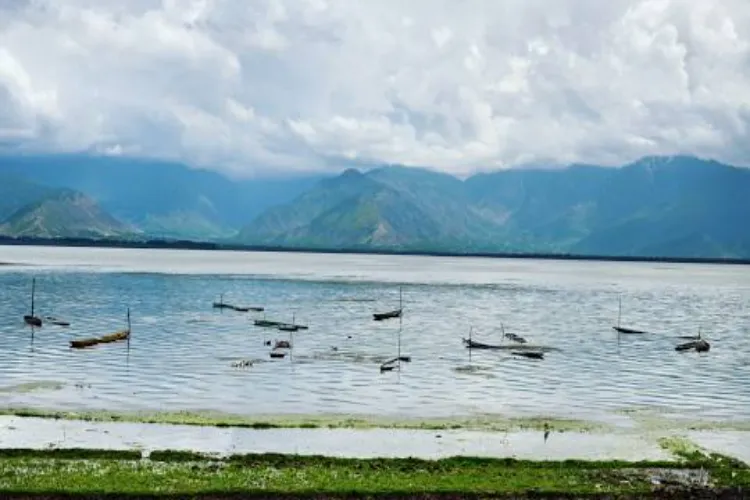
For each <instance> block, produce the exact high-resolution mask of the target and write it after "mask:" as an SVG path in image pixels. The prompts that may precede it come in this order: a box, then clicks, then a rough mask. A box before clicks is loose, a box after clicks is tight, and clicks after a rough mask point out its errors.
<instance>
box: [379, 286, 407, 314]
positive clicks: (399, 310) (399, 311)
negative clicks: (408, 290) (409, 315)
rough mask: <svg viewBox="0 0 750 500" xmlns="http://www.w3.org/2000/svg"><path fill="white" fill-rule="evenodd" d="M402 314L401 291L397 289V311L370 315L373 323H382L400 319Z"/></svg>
mask: <svg viewBox="0 0 750 500" xmlns="http://www.w3.org/2000/svg"><path fill="white" fill-rule="evenodd" d="M403 312H404V307H403V294H402V289H401V288H400V287H399V289H398V309H394V310H393V311H388V312H383V313H375V314H373V315H372V319H374V320H375V321H383V320H386V319H394V318H400V317H401V314H402V313H403Z"/></svg>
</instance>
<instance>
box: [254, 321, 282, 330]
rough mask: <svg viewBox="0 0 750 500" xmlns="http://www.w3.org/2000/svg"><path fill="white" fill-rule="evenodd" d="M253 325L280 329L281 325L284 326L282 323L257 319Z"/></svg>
mask: <svg viewBox="0 0 750 500" xmlns="http://www.w3.org/2000/svg"><path fill="white" fill-rule="evenodd" d="M253 324H254V325H255V326H260V327H263V328H271V327H278V326H280V325H283V323H282V322H281V321H272V320H270V319H256V320H255V321H254V322H253Z"/></svg>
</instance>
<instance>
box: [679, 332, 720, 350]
mask: <svg viewBox="0 0 750 500" xmlns="http://www.w3.org/2000/svg"><path fill="white" fill-rule="evenodd" d="M693 349H694V350H695V351H696V352H708V351H710V350H711V344H709V343H708V342H707V341H706V340H704V339H703V337H702V336H701V331H700V329H698V335H697V337H696V338H695V340H691V341H690V342H685V343H683V344H678V345H677V346H676V347H675V348H674V350H675V351H677V352H685V351H690V350H693Z"/></svg>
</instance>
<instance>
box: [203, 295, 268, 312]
mask: <svg viewBox="0 0 750 500" xmlns="http://www.w3.org/2000/svg"><path fill="white" fill-rule="evenodd" d="M213 307H214V309H230V310H232V311H237V312H249V311H254V312H263V311H264V309H263V308H262V307H251V306H235V305H233V304H227V303H226V302H224V295H223V294H222V295H221V296H220V297H219V301H218V302H214V303H213Z"/></svg>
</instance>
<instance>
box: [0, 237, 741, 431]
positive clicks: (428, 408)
mask: <svg viewBox="0 0 750 500" xmlns="http://www.w3.org/2000/svg"><path fill="white" fill-rule="evenodd" d="M0 262H3V263H7V264H10V265H2V266H0V405H2V406H4V407H10V406H12V407H39V408H45V409H50V408H55V409H65V410H74V409H99V410H104V409H106V410H113V411H129V410H149V411H177V410H194V411H201V410H214V411H219V412H227V413H237V414H242V415H253V414H265V415H268V414H273V415H292V414H294V415H313V414H352V415H362V416H384V417H396V418H398V417H419V418H430V417H435V418H444V417H459V416H472V415H486V414H502V415H506V416H560V417H576V418H585V419H599V418H608V417H607V416H609V415H618V414H622V413H623V412H624V413H627V412H632V411H640V410H644V409H646V410H649V411H654V412H658V413H659V414H667V415H674V416H676V417H680V416H682V417H686V418H702V419H710V420H715V421H734V420H737V419H743V418H744V419H747V417H748V415H750V390H748V386H749V385H750V332H749V330H750V305H749V304H750V267H748V266H737V265H699V264H664V263H632V262H628V263H613V262H601V261H597V262H588V261H551V260H531V259H529V260H525V259H485V258H443V257H419V256H368V255H326V254H293V253H261V252H258V253H245V252H219V251H216V252H211V251H181V250H134V249H104V248H96V249H87V248H55V247H13V246H7V247H0ZM32 277H35V278H36V289H37V293H36V307H37V312H38V314H39V315H44V316H47V315H50V316H56V317H60V318H63V319H66V320H68V321H70V322H71V326H70V327H69V328H62V327H56V326H47V325H45V326H44V327H43V328H41V329H36V330H31V329H30V328H29V327H27V326H25V325H24V324H23V320H22V316H23V315H24V314H26V313H27V311H28V309H29V296H30V289H31V278H32ZM400 287H401V288H402V290H403V301H404V302H403V305H404V309H405V312H404V316H403V321H402V322H401V335H400V338H401V352H402V354H404V355H409V356H411V357H412V362H411V363H404V364H403V365H402V368H401V371H400V372H399V371H395V372H390V373H380V371H379V365H380V363H381V362H382V361H384V360H385V359H388V358H391V357H394V356H396V354H397V352H398V344H399V325H400V322H399V320H392V321H385V322H374V321H373V320H372V313H373V312H378V311H386V310H389V309H393V308H396V307H398V303H399V288H400ZM221 294H224V299H225V300H226V301H227V302H231V303H237V304H241V305H252V306H263V307H265V308H266V311H265V312H264V313H237V312H230V311H224V312H220V311H218V310H214V309H213V308H212V302H213V301H214V300H217V299H218V298H219V296H220V295H221ZM618 297H621V298H622V323H623V324H624V325H629V326H635V327H639V328H642V329H644V330H647V331H648V332H650V333H649V334H646V335H642V336H624V335H623V336H618V335H617V334H616V332H614V331H613V329H612V325H613V324H615V323H616V322H617V316H618ZM127 308H130V311H131V315H132V339H131V343H130V347H129V349H128V347H127V345H126V344H122V343H121V344H108V345H101V346H98V347H95V348H92V349H87V350H77V351H73V350H71V349H70V348H69V341H70V340H71V339H74V338H82V337H89V336H100V335H103V334H107V333H111V332H114V331H116V330H119V329H122V328H124V327H125V326H126V323H125V317H126V310H127ZM264 315H265V317H266V318H268V319H278V320H282V321H289V322H291V321H292V319H293V318H294V319H295V320H296V321H297V322H299V323H303V324H305V325H308V326H309V330H305V331H300V332H296V333H294V334H293V339H292V342H293V347H294V349H293V352H292V355H291V356H288V357H287V358H285V359H281V360H272V359H270V358H269V349H270V348H269V347H267V346H266V345H264V343H265V341H267V340H273V339H286V338H289V333H286V332H279V331H275V330H269V329H263V328H258V327H255V326H253V322H252V319H254V318H262V317H263V316H264ZM470 327H471V328H472V338H473V339H474V340H477V341H482V342H487V343H496V344H497V343H501V342H503V340H502V334H501V332H502V331H503V330H505V331H507V332H514V333H517V334H519V335H521V336H523V337H525V338H527V339H528V340H529V342H530V343H533V344H535V345H545V346H551V347H555V348H558V349H559V351H553V352H549V353H548V354H547V355H546V357H545V359H544V360H532V359H526V358H520V357H517V356H513V355H511V354H510V353H509V352H497V351H477V350H472V352H471V357H470V356H469V351H468V350H467V349H465V348H464V346H463V345H462V341H461V339H462V338H463V337H468V334H469V329H470ZM699 328H700V329H701V331H702V333H703V335H704V336H705V338H706V339H708V340H709V342H711V351H710V352H709V353H705V354H698V353H695V352H689V353H677V352H675V351H674V346H675V345H676V344H677V343H678V342H680V340H679V339H677V337H678V336H679V335H694V334H696V333H697V332H698V329H699ZM32 333H33V335H32ZM334 348H335V349H334ZM240 359H250V360H253V361H254V363H253V366H251V367H248V368H241V369H238V368H235V367H233V366H232V363H233V362H234V361H236V360H240Z"/></svg>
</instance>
